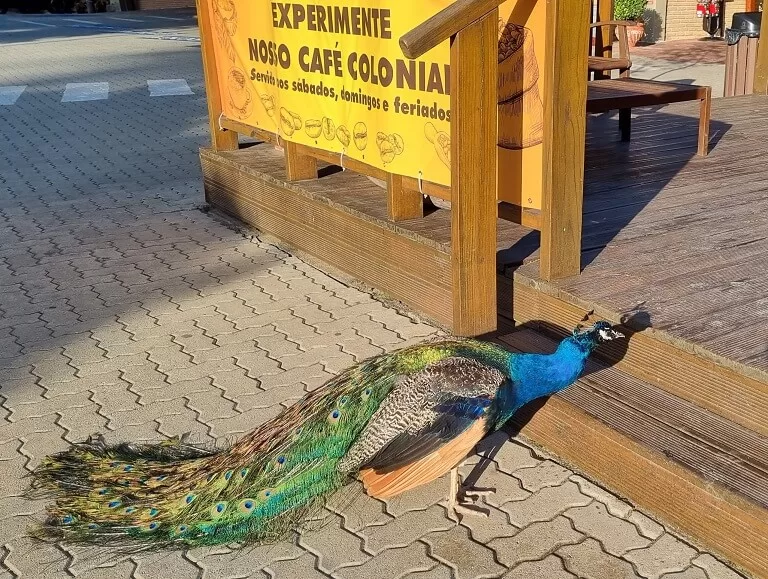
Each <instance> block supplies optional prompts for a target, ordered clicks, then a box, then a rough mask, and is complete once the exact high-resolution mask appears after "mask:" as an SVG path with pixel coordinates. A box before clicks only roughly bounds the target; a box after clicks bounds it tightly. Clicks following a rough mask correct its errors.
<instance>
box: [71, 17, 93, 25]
mask: <svg viewBox="0 0 768 579" xmlns="http://www.w3.org/2000/svg"><path fill="white" fill-rule="evenodd" d="M67 20H68V21H69V22H79V23H80V24H90V25H91V26H98V25H99V23H98V22H94V21H93V20H84V19H82V18H67Z"/></svg>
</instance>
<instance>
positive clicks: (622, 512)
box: [571, 475, 653, 538]
mask: <svg viewBox="0 0 768 579" xmlns="http://www.w3.org/2000/svg"><path fill="white" fill-rule="evenodd" d="M571 480H572V481H573V482H575V483H576V484H577V485H579V490H581V492H582V493H584V494H585V495H587V496H588V497H592V498H593V499H596V500H598V501H600V502H601V503H603V504H604V505H605V506H606V508H607V509H608V512H609V513H611V514H612V515H613V516H615V517H621V518H622V519H626V518H627V517H628V516H629V514H630V513H631V512H632V505H630V504H628V503H625V502H624V501H622V500H621V499H619V498H618V497H616V496H615V495H613V494H611V493H610V492H608V491H607V490H605V489H602V488H600V487H599V486H597V485H596V484H594V483H592V482H590V481H588V480H587V479H585V478H584V477H582V476H579V475H573V476H572V477H571ZM652 538H653V537H652Z"/></svg>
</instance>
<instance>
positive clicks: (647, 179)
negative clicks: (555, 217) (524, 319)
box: [507, 96, 768, 383]
mask: <svg viewBox="0 0 768 579" xmlns="http://www.w3.org/2000/svg"><path fill="white" fill-rule="evenodd" d="M696 115H697V108H696V107H695V105H675V106H668V107H664V108H663V109H661V110H659V111H657V112H652V111H649V110H647V109H646V110H638V117H639V118H637V119H636V120H635V122H634V126H635V132H634V135H633V141H632V142H631V143H620V142H618V134H617V131H618V129H617V128H616V127H617V121H616V120H615V117H614V118H611V119H600V118H597V117H593V119H592V122H591V124H590V131H589V141H588V144H587V166H586V175H585V199H584V233H583V236H582V243H583V250H582V251H583V256H582V268H583V271H582V274H581V275H580V276H578V277H575V278H571V279H568V280H565V281H559V282H556V283H555V284H553V285H554V286H555V287H556V288H557V290H558V291H560V292H567V293H568V294H569V295H572V296H573V297H574V298H576V299H578V300H583V301H585V302H587V301H588V302H591V303H594V304H597V305H598V307H601V308H603V309H606V310H610V311H613V312H618V313H620V314H625V315H629V314H632V313H633V312H634V313H635V325H636V327H637V329H642V328H644V327H650V328H653V329H654V330H657V331H662V332H664V333H666V334H668V335H669V336H670V337H671V338H674V339H679V340H682V341H686V342H691V343H694V344H696V345H697V346H699V347H700V348H702V349H705V350H707V351H709V352H710V353H711V354H712V355H713V356H712V358H713V359H714V360H717V361H718V362H721V363H727V361H731V362H732V363H733V364H732V366H733V367H735V368H738V369H739V370H740V371H743V372H745V373H747V374H749V375H750V376H752V377H754V378H755V379H759V380H762V381H765V382H767V383H768V218H767V217H766V215H768V143H766V135H768V98H767V97H757V96H749V97H739V98H732V99H728V100H722V99H718V100H715V101H714V104H713V121H712V130H711V136H712V137H711V144H712V149H711V151H712V152H711V153H710V156H709V157H707V158H697V157H696V156H695V144H696V131H697V123H696ZM532 257H535V254H533V253H532V254H531V255H529V256H526V260H528V261H531V258H532ZM512 261H519V259H515V260H512ZM508 265H512V266H514V263H513V264H508ZM511 269H513V268H509V267H508V269H507V271H510V270H511ZM517 273H518V275H520V276H522V277H525V278H529V279H536V278H537V277H538V276H537V271H536V267H535V265H534V264H530V265H526V266H524V267H522V268H521V269H520V270H519V271H518V272H517Z"/></svg>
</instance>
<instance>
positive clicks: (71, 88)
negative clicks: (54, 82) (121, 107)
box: [61, 82, 109, 103]
mask: <svg viewBox="0 0 768 579" xmlns="http://www.w3.org/2000/svg"><path fill="white" fill-rule="evenodd" d="M106 98H109V83H108V82H70V83H67V86H66V88H65V89H64V96H63V97H61V102H63V103H71V102H79V101H98V100H104V99H106Z"/></svg>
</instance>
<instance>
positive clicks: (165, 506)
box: [32, 355, 395, 549]
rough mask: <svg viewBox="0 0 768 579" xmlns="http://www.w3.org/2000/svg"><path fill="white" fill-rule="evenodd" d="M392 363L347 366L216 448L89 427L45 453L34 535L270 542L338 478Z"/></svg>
mask: <svg viewBox="0 0 768 579" xmlns="http://www.w3.org/2000/svg"><path fill="white" fill-rule="evenodd" d="M392 363H393V362H392V358H391V357H390V356H386V355H382V356H380V357H377V358H373V359H371V360H369V361H367V362H364V363H363V364H361V365H360V366H355V367H353V368H350V369H349V370H347V371H345V372H344V373H342V374H340V375H339V376H337V377H335V378H333V379H331V380H330V381H329V382H328V383H326V384H325V385H324V386H323V387H321V388H320V389H318V390H315V391H313V392H311V393H309V394H307V395H306V396H305V397H304V398H303V399H302V400H300V401H299V402H297V403H296V404H294V405H293V406H291V407H290V408H288V409H287V410H285V411H283V412H282V413H281V414H280V415H278V416H277V417H275V418H274V419H272V420H270V421H269V422H267V423H265V424H263V425H261V426H260V427H258V428H256V429H255V430H254V431H252V432H251V433H249V434H248V435H246V436H244V437H243V438H242V439H240V440H239V441H238V442H236V443H235V444H233V445H232V446H231V447H229V448H226V449H206V448H202V447H197V446H194V445H190V444H187V443H186V441H184V440H173V441H169V442H166V443H162V444H159V445H138V444H119V445H114V446H109V445H107V444H106V443H105V442H104V440H103V439H102V438H100V437H92V438H90V439H89V440H88V441H86V442H84V443H81V444H78V445H74V446H73V447H72V448H70V449H69V450H67V451H65V452H62V453H59V454H57V455H54V456H51V457H48V458H47V459H46V460H45V461H44V462H43V463H42V464H41V465H40V466H39V467H38V468H37V470H36V471H35V472H34V473H33V484H32V492H33V493H34V494H36V495H38V496H40V495H43V496H46V497H51V498H53V499H55V503H54V504H53V505H52V506H50V507H49V509H48V518H47V520H46V521H45V523H44V524H43V525H42V526H41V527H40V529H39V530H38V532H37V536H39V537H41V538H52V539H57V540H58V539H64V540H66V541H67V542H71V543H91V544H93V543H95V544H110V545H111V546H120V545H123V544H124V545H127V546H131V548H133V547H135V548H140V549H144V548H157V547H167V546H178V547H187V546H196V545H205V544H220V543H229V542H257V543H263V542H270V541H274V540H278V539H280V538H282V537H284V536H286V535H287V534H288V533H290V531H291V529H293V528H295V526H296V525H297V524H298V523H299V522H300V521H301V520H302V519H303V518H304V517H305V516H306V515H307V511H308V510H311V509H313V508H315V507H317V506H318V505H319V504H321V503H322V501H323V500H324V499H325V498H327V497H328V496H329V495H330V494H331V493H333V492H334V491H336V490H337V489H339V488H340V487H341V486H343V485H344V483H345V482H347V480H346V475H344V474H342V473H340V472H339V470H338V469H337V463H338V461H339V459H340V458H341V457H343V456H344V455H345V453H346V452H347V450H348V448H349V446H350V445H351V444H352V442H353V441H354V440H355V438H356V437H357V435H358V434H359V432H360V430H361V429H362V428H363V427H364V426H365V424H366V423H367V421H368V420H369V419H370V416H371V415H372V414H373V412H374V411H375V410H376V408H378V406H379V404H380V403H381V400H382V399H383V398H384V397H385V396H386V395H387V394H388V393H389V391H390V390H391V387H392V383H393V376H394V374H395V372H394V370H395V368H394V367H393V366H392Z"/></svg>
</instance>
